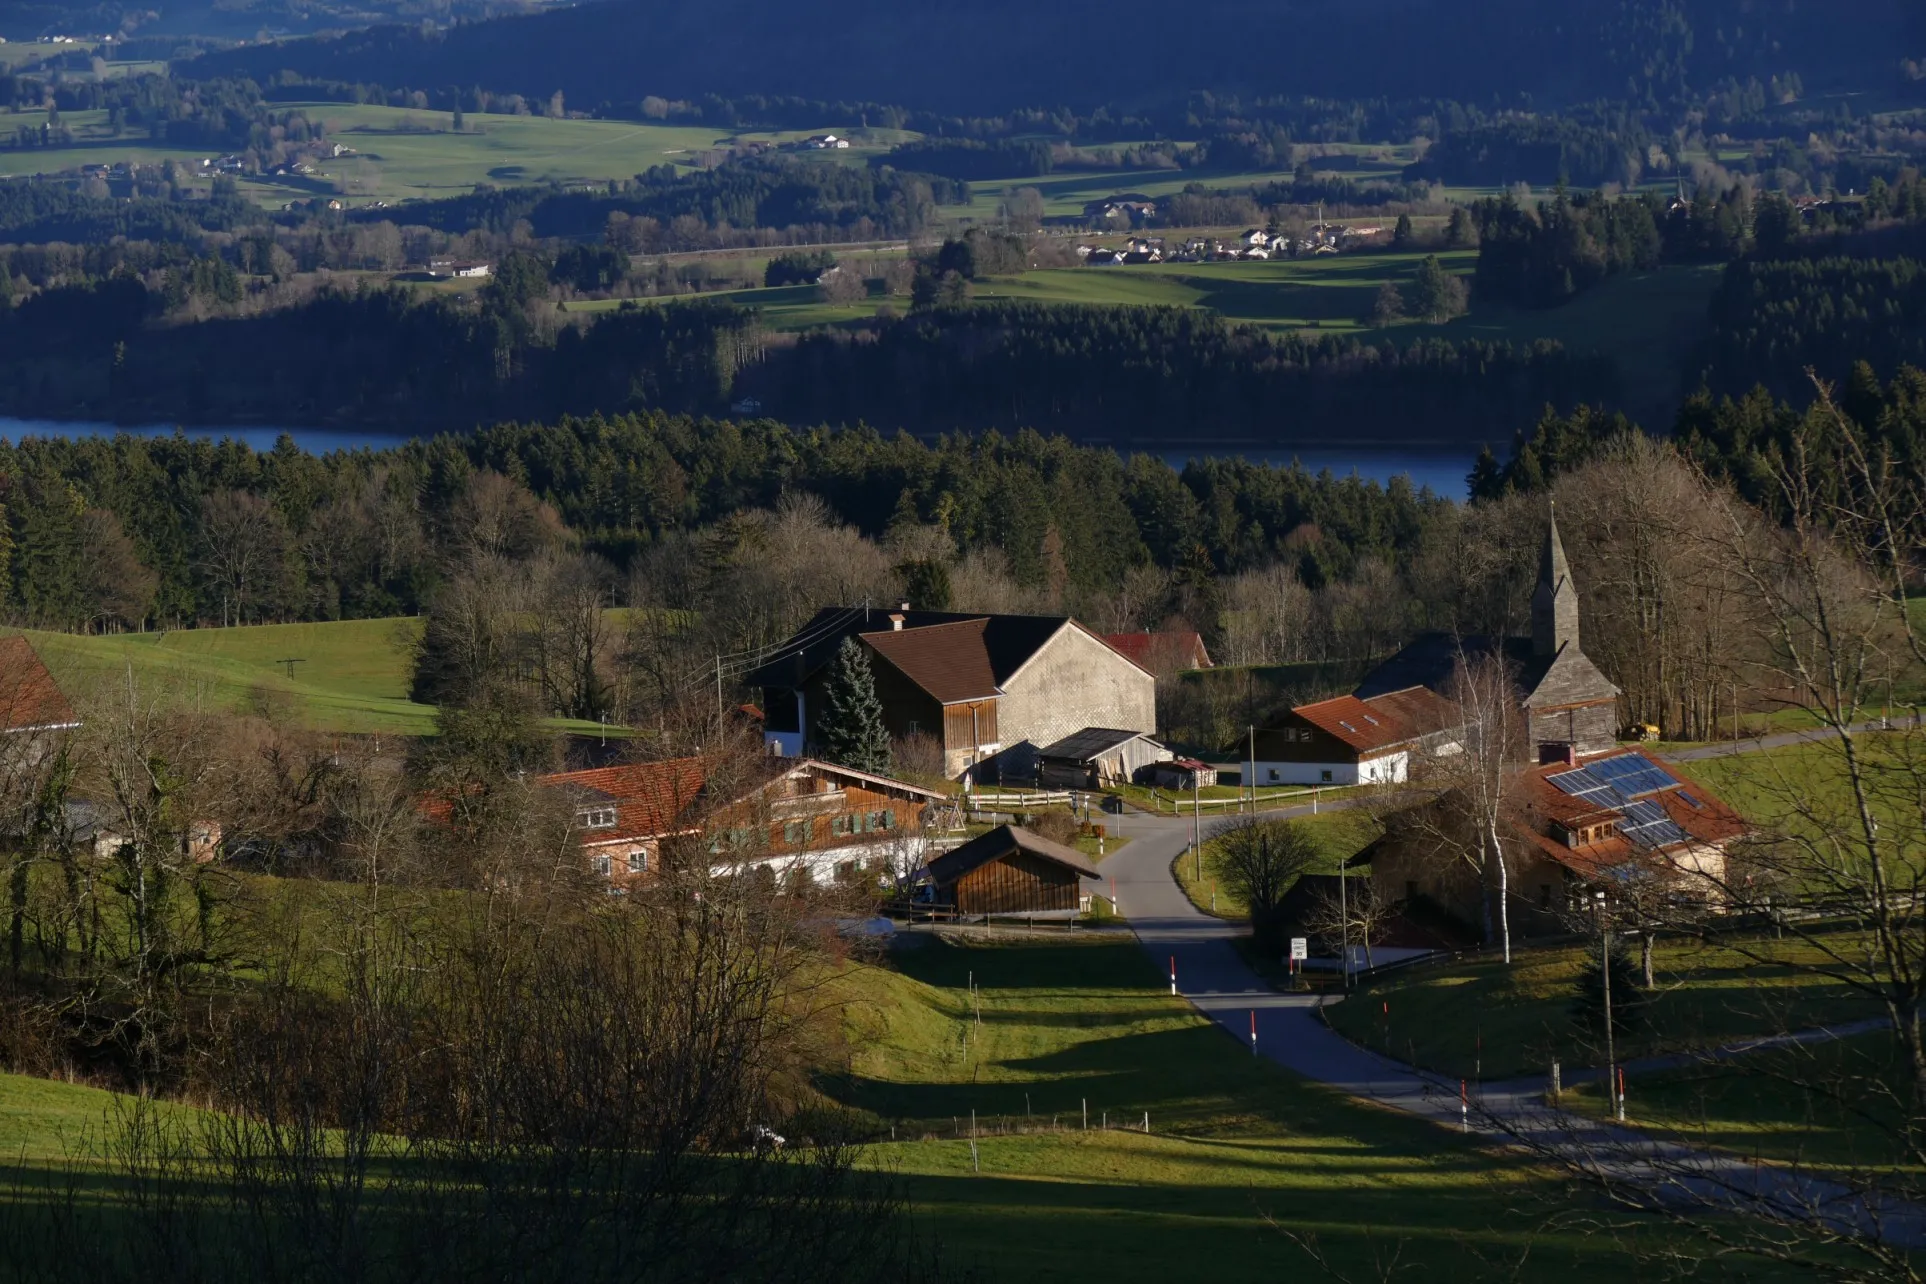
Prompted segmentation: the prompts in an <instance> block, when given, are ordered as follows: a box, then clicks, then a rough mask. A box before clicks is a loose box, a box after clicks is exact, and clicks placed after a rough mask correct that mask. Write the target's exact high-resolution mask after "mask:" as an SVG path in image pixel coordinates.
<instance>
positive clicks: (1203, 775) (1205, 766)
mask: <svg viewBox="0 0 1926 1284" xmlns="http://www.w3.org/2000/svg"><path fill="white" fill-rule="evenodd" d="M1144 776H1145V779H1146V780H1147V781H1148V782H1149V783H1150V784H1153V785H1157V786H1159V787H1161V788H1164V789H1208V788H1210V787H1211V786H1212V785H1214V784H1216V783H1217V768H1215V767H1213V766H1211V765H1210V764H1209V763H1207V762H1204V761H1202V760H1200V759H1197V758H1166V759H1165V760H1164V761H1162V762H1156V763H1152V764H1151V765H1150V767H1149V769H1148V770H1146V771H1145V772H1144Z"/></svg>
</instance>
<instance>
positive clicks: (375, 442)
mask: <svg viewBox="0 0 1926 1284" xmlns="http://www.w3.org/2000/svg"><path fill="white" fill-rule="evenodd" d="M176 431H180V432H184V433H186V434H187V435H188V436H190V437H205V438H208V439H209V440H213V441H219V440H221V439H222V438H232V439H234V440H236V441H241V442H245V443H247V444H248V445H249V446H251V447H253V448H254V449H255V450H271V449H273V447H274V443H275V441H276V440H277V439H278V438H279V437H280V436H281V435H282V433H284V432H285V433H286V434H287V435H289V436H291V437H293V438H294V441H295V444H296V445H298V446H300V447H301V448H302V449H303V450H307V451H311V452H313V453H315V454H326V453H327V452H329V451H331V450H355V449H359V448H361V447H367V448H369V449H373V450H382V449H385V448H387V447H390V446H399V445H401V444H402V443H403V442H406V441H407V440H409V437H408V434H407V433H401V432H394V431H390V430H386V429H380V428H364V429H355V428H243V427H232V426H229V427H219V428H195V427H189V426H187V425H176V424H145V425H138V426H133V427H126V426H121V425H116V424H103V423H87V422H78V421H64V420H53V419H7V418H0V438H5V439H7V440H9V441H18V440H20V439H21V438H22V437H95V436H101V435H111V434H113V433H117V432H125V433H134V434H136V435H139V436H142V437H166V436H171V435H172V434H173V433H174V432H176ZM1153 453H1155V454H1157V455H1159V456H1160V457H1161V458H1163V459H1164V460H1165V461H1166V462H1168V463H1169V464H1170V466H1171V467H1173V468H1177V469H1181V468H1183V466H1184V464H1185V462H1186V461H1187V460H1190V459H1196V458H1201V457H1209V458H1213V459H1221V458H1236V457H1242V458H1245V459H1249V460H1251V461H1252V462H1254V463H1260V464H1273V465H1276V466H1278V467H1288V466H1289V465H1290V464H1291V462H1292V461H1293V460H1295V461H1296V462H1298V463H1301V464H1303V465H1304V467H1306V468H1308V469H1310V470H1311V471H1312V472H1313V473H1318V472H1324V471H1326V470H1329V471H1330V472H1331V473H1333V474H1334V475H1336V476H1339V477H1347V476H1350V475H1352V474H1354V473H1355V474H1356V475H1357V476H1359V477H1362V478H1364V479H1365V480H1367V481H1375V482H1378V483H1380V484H1382V483H1384V482H1388V481H1389V480H1391V478H1393V477H1396V476H1400V475H1403V476H1406V477H1409V478H1410V479H1411V484H1412V485H1414V486H1429V487H1430V488H1431V489H1432V490H1433V491H1434V492H1436V493H1437V494H1440V495H1448V496H1450V497H1451V498H1453V499H1463V498H1464V497H1465V476H1466V474H1468V473H1470V471H1471V465H1472V461H1473V460H1475V459H1477V457H1478V452H1477V451H1476V450H1475V449H1473V448H1472V447H1469V446H1457V447H1437V448H1425V447H1417V446H1354V447H1350V448H1339V447H1318V448H1313V447H1307V448H1305V449H1302V450H1291V449H1287V448H1278V447H1272V448H1264V449H1250V450H1245V449H1239V448H1237V447H1234V446H1221V445H1211V446H1199V447H1195V448H1193V449H1189V450H1161V451H1155V452H1153Z"/></svg>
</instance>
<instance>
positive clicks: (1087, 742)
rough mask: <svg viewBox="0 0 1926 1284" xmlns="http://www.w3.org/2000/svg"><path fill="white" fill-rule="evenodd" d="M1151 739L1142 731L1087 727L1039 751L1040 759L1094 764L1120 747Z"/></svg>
mask: <svg viewBox="0 0 1926 1284" xmlns="http://www.w3.org/2000/svg"><path fill="white" fill-rule="evenodd" d="M1140 737H1141V738H1142V739H1145V740H1148V739H1150V737H1149V736H1148V735H1145V733H1143V732H1141V731H1119V730H1117V729H1116V728H1114V727H1085V728H1084V729H1083V730H1082V731H1073V732H1071V733H1070V734H1069V735H1067V736H1065V737H1064V738H1063V739H1061V740H1059V741H1057V742H1056V743H1055V744H1051V745H1047V746H1045V747H1044V748H1042V749H1039V750H1037V756H1038V757H1039V758H1061V759H1064V760H1066V761H1069V762H1094V761H1095V760H1096V759H1098V758H1100V757H1102V756H1103V755H1104V754H1105V753H1107V752H1109V751H1110V750H1112V749H1115V748H1116V747H1117V746H1119V745H1127V744H1129V743H1130V742H1131V741H1132V740H1136V739H1138V738H1140Z"/></svg>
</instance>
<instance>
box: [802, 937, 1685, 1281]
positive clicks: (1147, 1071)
mask: <svg viewBox="0 0 1926 1284" xmlns="http://www.w3.org/2000/svg"><path fill="white" fill-rule="evenodd" d="M923 940H924V943H922V944H921V945H920V946H919V948H915V949H899V950H897V951H896V952H895V954H894V955H893V959H892V963H891V967H890V968H889V969H888V970H882V969H872V970H867V971H865V972H862V973H859V974H857V975H855V976H854V977H852V978H851V979H850V980H851V988H850V989H849V990H848V991H846V992H844V993H843V994H840V995H838V998H839V999H844V1000H849V1001H850V1006H849V1008H848V1016H847V1018H846V1019H847V1021H848V1023H849V1026H850V1041H851V1048H852V1051H851V1053H850V1058H849V1062H848V1069H847V1070H846V1071H844V1072H841V1073H837V1074H833V1075H829V1076H827V1077H825V1078H824V1079H823V1080H822V1081H821V1084H820V1086H821V1087H822V1088H823V1090H824V1091H826V1092H828V1093H829V1094H830V1095H831V1096H833V1097H835V1098H837V1099H838V1100H840V1101H842V1102H844V1103H845V1104H847V1105H849V1106H852V1107H855V1108H857V1109H859V1110H861V1111H864V1112H866V1113H867V1114H869V1115H871V1116H872V1117H873V1118H874V1119H875V1120H876V1124H877V1126H878V1128H879V1129H880V1128H882V1127H883V1126H885V1125H886V1124H893V1125H894V1126H895V1128H896V1135H897V1137H898V1140H897V1141H896V1142H895V1143H894V1144H885V1145H879V1146H877V1147H875V1148H874V1149H875V1152H876V1158H877V1159H878V1160H879V1161H880V1162H882V1163H883V1164H885V1165H887V1166H889V1167H892V1168H894V1169H896V1170H897V1171H899V1172H901V1173H902V1174H903V1175H904V1176H905V1178H906V1180H907V1185H908V1190H909V1193H910V1195H911V1197H912V1199H913V1201H914V1202H915V1204H916V1206H917V1212H918V1214H919V1216H920V1217H921V1219H922V1220H923V1221H924V1223H925V1225H926V1227H927V1228H928V1230H929V1231H930V1232H931V1233H933V1234H934V1235H935V1236H936V1237H938V1238H939V1239H940V1240H941V1242H942V1243H943V1244H944V1246H945V1249H946V1256H955V1257H958V1258H960V1259H961V1260H962V1262H963V1263H966V1264H972V1265H976V1266H977V1267H979V1269H980V1270H981V1271H982V1272H983V1276H984V1278H987V1279H996V1280H1070V1279H1088V1278H1091V1276H1092V1274H1093V1273H1100V1274H1101V1277H1102V1278H1103V1279H1105V1280H1108V1281H1138V1280H1142V1281H1163V1280H1168V1279H1171V1278H1174V1277H1182V1276H1185V1275H1188V1274H1191V1273H1198V1272H1201V1271H1203V1270H1205V1269H1206V1268H1205V1267H1204V1266H1203V1265H1202V1264H1204V1263H1208V1264H1209V1265H1208V1268H1207V1269H1208V1272H1209V1274H1210V1276H1211V1277H1212V1278H1219V1279H1235V1280H1243V1279H1270V1278H1286V1279H1291V1278H1306V1279H1315V1278H1320V1276H1319V1273H1318V1270H1317V1268H1316V1267H1315V1266H1314V1265H1313V1264H1312V1262H1311V1261H1310V1259H1309V1257H1308V1256H1307V1255H1306V1254H1305V1252H1304V1250H1303V1249H1302V1248H1301V1247H1299V1245H1298V1243H1297V1242H1296V1239H1295V1238H1294V1237H1305V1238H1310V1239H1315V1241H1316V1242H1317V1243H1318V1245H1319V1247H1320V1248H1321V1249H1322V1250H1323V1251H1324V1252H1325V1253H1326V1254H1328V1256H1329V1258H1330V1260H1331V1264H1332V1266H1333V1268H1334V1269H1336V1270H1337V1271H1340V1272H1346V1273H1351V1272H1359V1273H1358V1274H1352V1275H1351V1276H1350V1277H1351V1278H1377V1276H1376V1274H1375V1273H1372V1263H1373V1262H1374V1261H1376V1260H1377V1259H1379V1258H1382V1257H1388V1256H1389V1255H1391V1254H1393V1253H1399V1254H1401V1255H1402V1256H1403V1258H1404V1259H1405V1260H1406V1261H1408V1262H1411V1263H1422V1264H1423V1267H1424V1274H1425V1276H1426V1278H1431V1279H1442V1280H1472V1279H1488V1278H1493V1277H1494V1274H1498V1273H1503V1272H1504V1270H1505V1267H1506V1266H1507V1265H1508V1264H1517V1263H1518V1262H1519V1261H1521V1260H1522V1258H1523V1256H1524V1255H1525V1254H1526V1253H1527V1252H1528V1253H1529V1261H1530V1266H1531V1277H1533V1278H1537V1277H1541V1275H1542V1274H1543V1273H1545V1272H1548V1271H1553V1270H1556V1271H1557V1272H1559V1273H1560V1275H1562V1276H1566V1277H1568V1278H1573V1279H1593V1278H1598V1279H1604V1278H1613V1277H1616V1276H1617V1274H1618V1273H1619V1272H1621V1271H1624V1270H1626V1269H1627V1268H1628V1267H1629V1266H1630V1265H1631V1263H1630V1261H1629V1260H1628V1258H1627V1257H1625V1256H1621V1253H1622V1252H1623V1251H1624V1250H1625V1248H1626V1247H1627V1246H1626V1244H1625V1243H1623V1242H1614V1241H1613V1240H1612V1239H1611V1238H1610V1237H1609V1236H1599V1237H1596V1238H1592V1237H1587V1236H1585V1235H1584V1234H1582V1233H1581V1232H1578V1231H1576V1230H1571V1229H1563V1228H1558V1227H1552V1226H1549V1225H1547V1224H1546V1223H1547V1222H1548V1221H1549V1219H1550V1218H1551V1217H1552V1216H1553V1212H1554V1210H1555V1209H1558V1210H1569V1209H1571V1208H1572V1207H1573V1202H1574V1200H1576V1201H1578V1203H1579V1204H1580V1205H1581V1206H1582V1205H1583V1203H1584V1197H1583V1196H1581V1195H1577V1194H1576V1193H1575V1192H1572V1191H1570V1190H1568V1189H1567V1188H1564V1187H1563V1186H1562V1185H1561V1184H1560V1183H1558V1182H1557V1181H1556V1180H1554V1179H1552V1178H1550V1177H1548V1176H1546V1175H1545V1174H1542V1173H1533V1172H1529V1171H1526V1170H1523V1169H1520V1168H1516V1167H1511V1166H1509V1165H1507V1164H1505V1163H1503V1162H1501V1161H1499V1160H1498V1159H1497V1158H1495V1157H1493V1156H1491V1155H1489V1154H1487V1153H1485V1152H1481V1151H1479V1150H1477V1149H1476V1148H1473V1147H1469V1146H1466V1145H1465V1144H1464V1142H1463V1141H1462V1140H1461V1139H1460V1138H1459V1137H1458V1136H1457V1135H1456V1134H1453V1133H1451V1132H1448V1131H1443V1130H1439V1129H1436V1128H1433V1127H1432V1126H1430V1125H1428V1124H1424V1123H1421V1122H1419V1121H1417V1120H1414V1119H1410V1118H1406V1117H1403V1116H1399V1115H1395V1114H1390V1113H1387V1112H1384V1111H1380V1110H1375V1109H1371V1108H1368V1107H1364V1106H1359V1105H1356V1104H1353V1103H1350V1102H1348V1101H1346V1100H1344V1099H1341V1098H1339V1097H1337V1096H1335V1095H1333V1094H1331V1093H1328V1092H1326V1091H1325V1090H1323V1089H1321V1088H1318V1087H1315V1086H1313V1085H1311V1084H1308V1083H1306V1082H1304V1081H1302V1080H1299V1079H1297V1078H1295V1077H1294V1076H1292V1075H1290V1074H1288V1073H1287V1072H1284V1071H1282V1070H1279V1069H1277V1068H1275V1067H1273V1066H1271V1065H1269V1064H1267V1063H1264V1062H1260V1061H1255V1060H1253V1059H1252V1058H1250V1057H1249V1056H1248V1055H1246V1054H1245V1052H1244V1051H1243V1049H1242V1048H1241V1047H1240V1046H1239V1045H1238V1044H1237V1043H1236V1042H1234V1041H1233V1040H1231V1039H1228V1038H1226V1037H1224V1035H1223V1033H1222V1032H1221V1031H1219V1030H1217V1029H1216V1028H1215V1027H1213V1026H1211V1025H1210V1024H1209V1023H1208V1022H1206V1021H1204V1020H1203V1019H1202V1018H1201V1017H1199V1016H1198V1015H1196V1013H1195V1012H1194V1011H1193V1010H1192V1009H1191V1008H1190V1007H1189V1005H1188V1004H1186V1003H1184V1002H1183V1001H1182V1000H1176V999H1172V998H1170V996H1169V995H1168V994H1166V993H1164V992H1163V991H1162V989H1161V988H1160V980H1159V975H1158V974H1157V972H1156V970H1155V969H1154V968H1153V967H1152V966H1151V964H1150V962H1149V960H1148V958H1147V956H1146V955H1145V954H1144V953H1143V951H1142V950H1141V949H1139V948H1138V947H1137V945H1136V944H1135V942H1133V941H1123V942H1117V943H1089V944H1069V945H1054V944H1052V945H1038V944H1011V945H983V946H974V947H970V946H962V945H955V944H947V943H943V942H941V941H935V940H929V939H928V938H923ZM972 979H973V980H974V982H975V984H976V986H977V987H978V990H979V993H980V996H981V1013H982V1022H981V1025H980V1026H978V1025H976V1024H974V1023H966V1022H965V1020H964V1015H965V1012H966V1011H967V1010H968V999H967V991H966V985H967V983H968V982H969V981H970V980H972ZM1086 1102H1087V1104H1088V1107H1089V1112H1090V1114H1089V1120H1090V1126H1089V1130H1087V1131H1086V1130H1085V1129H1084V1128H1083V1127H1082V1110H1083V1106H1084V1103H1086ZM971 1110H975V1111H976V1112H977V1116H976V1118H977V1128H978V1131H979V1134H980V1136H979V1138H978V1141H977V1158H976V1160H975V1161H974V1162H973V1161H972V1158H971V1153H970V1144H969V1126H970V1125H969V1112H970V1111H971ZM1106 1112H1107V1113H1108V1116H1109V1123H1110V1125H1111V1128H1110V1130H1109V1131H1104V1130H1103V1129H1102V1126H1101V1125H1102V1123H1103V1119H1104V1115H1105V1114H1106ZM1146 1112H1148V1114H1149V1116H1150V1133H1149V1134H1148V1135H1145V1134H1144V1133H1142V1132H1141V1131H1137V1132H1132V1131H1129V1130H1127V1129H1124V1128H1121V1127H1119V1125H1120V1124H1125V1123H1127V1124H1130V1125H1134V1126H1136V1127H1138V1128H1141V1125H1142V1119H1143V1116H1144V1114H1145V1113H1146ZM959 1133H960V1134H961V1135H960V1136H959V1135H958V1134H959ZM1645 1233H1650V1232H1639V1234H1640V1235H1643V1234H1645ZM1099 1264H1100V1265H1099Z"/></svg>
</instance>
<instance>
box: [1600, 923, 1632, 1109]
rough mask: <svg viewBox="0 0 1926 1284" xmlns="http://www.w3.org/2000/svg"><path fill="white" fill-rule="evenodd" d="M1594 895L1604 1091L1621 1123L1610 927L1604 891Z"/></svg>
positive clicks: (1622, 1097) (1621, 1100) (1622, 1102)
mask: <svg viewBox="0 0 1926 1284" xmlns="http://www.w3.org/2000/svg"><path fill="white" fill-rule="evenodd" d="M1594 895H1596V897H1597V898H1598V961H1599V968H1600V973H1599V979H1600V980H1601V981H1603V982H1604V986H1605V1093H1606V1098H1607V1100H1608V1101H1609V1102H1610V1103H1611V1106H1612V1113H1613V1114H1615V1115H1617V1116H1618V1119H1619V1122H1620V1123H1623V1122H1624V1121H1625V1098H1624V1096H1623V1095H1621V1094H1620V1093H1619V1090H1618V1053H1617V1051H1616V1048H1615V1046H1614V1044H1613V1041H1612V929H1611V924H1610V922H1609V921H1608V920H1607V918H1606V916H1605V893H1604V892H1597V893H1594Z"/></svg>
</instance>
